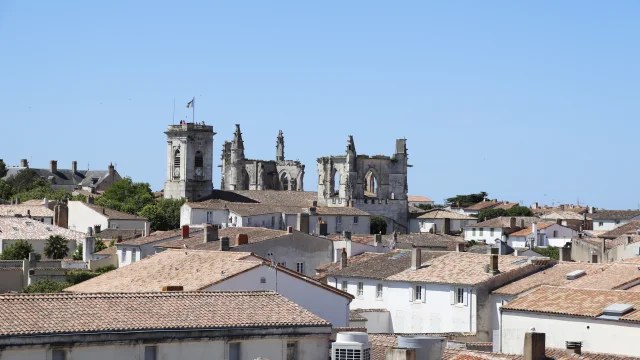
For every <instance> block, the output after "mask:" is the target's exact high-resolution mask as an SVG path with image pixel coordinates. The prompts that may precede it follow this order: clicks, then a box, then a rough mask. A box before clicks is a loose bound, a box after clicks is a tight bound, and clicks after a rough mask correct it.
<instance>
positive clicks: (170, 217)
mask: <svg viewBox="0 0 640 360" xmlns="http://www.w3.org/2000/svg"><path fill="white" fill-rule="evenodd" d="M182 204H184V200H183V199H160V200H159V201H157V202H154V203H152V204H148V205H146V206H145V207H144V208H143V209H142V210H141V211H140V212H139V213H138V215H140V216H143V217H145V218H147V219H149V222H150V224H151V230H153V231H157V230H173V229H177V228H179V227H180V207H181V206H182Z"/></svg>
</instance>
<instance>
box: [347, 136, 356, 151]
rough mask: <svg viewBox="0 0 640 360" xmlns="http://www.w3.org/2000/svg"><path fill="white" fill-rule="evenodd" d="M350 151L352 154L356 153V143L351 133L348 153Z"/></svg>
mask: <svg viewBox="0 0 640 360" xmlns="http://www.w3.org/2000/svg"><path fill="white" fill-rule="evenodd" d="M349 153H351V154H352V155H355V154H356V144H355V143H354V142H353V135H349V140H348V141H347V154H349Z"/></svg>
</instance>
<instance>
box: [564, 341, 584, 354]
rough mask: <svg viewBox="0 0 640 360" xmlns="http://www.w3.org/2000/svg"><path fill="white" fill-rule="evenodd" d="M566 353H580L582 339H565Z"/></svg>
mask: <svg viewBox="0 0 640 360" xmlns="http://www.w3.org/2000/svg"><path fill="white" fill-rule="evenodd" d="M565 344H566V345H567V354H576V355H582V341H565Z"/></svg>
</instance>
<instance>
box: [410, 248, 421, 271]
mask: <svg viewBox="0 0 640 360" xmlns="http://www.w3.org/2000/svg"><path fill="white" fill-rule="evenodd" d="M421 266H422V250H421V249H420V248H413V249H412V250H411V270H418V269H420V267H421Z"/></svg>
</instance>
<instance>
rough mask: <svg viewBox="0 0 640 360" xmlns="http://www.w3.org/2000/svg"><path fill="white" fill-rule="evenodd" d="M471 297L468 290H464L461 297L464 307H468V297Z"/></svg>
mask: <svg viewBox="0 0 640 360" xmlns="http://www.w3.org/2000/svg"><path fill="white" fill-rule="evenodd" d="M470 296H471V292H470V291H469V289H464V294H463V296H462V301H464V306H469V297H470Z"/></svg>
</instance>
